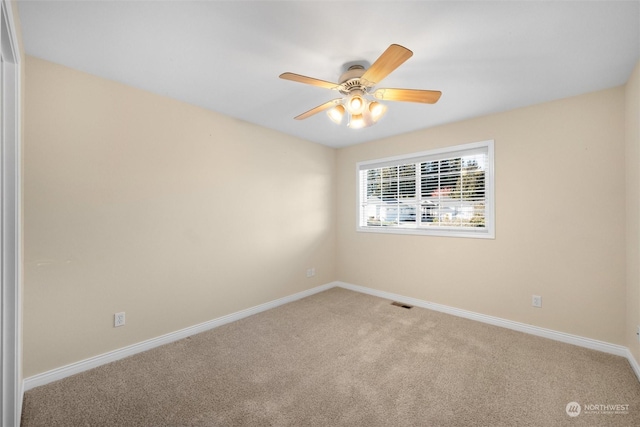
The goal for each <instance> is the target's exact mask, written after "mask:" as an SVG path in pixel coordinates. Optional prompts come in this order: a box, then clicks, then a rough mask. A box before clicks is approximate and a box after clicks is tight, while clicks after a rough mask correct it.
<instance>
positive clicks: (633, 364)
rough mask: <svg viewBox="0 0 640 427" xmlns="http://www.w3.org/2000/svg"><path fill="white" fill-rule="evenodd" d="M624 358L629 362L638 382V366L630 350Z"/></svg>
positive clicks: (639, 376) (639, 370) (639, 374)
mask: <svg viewBox="0 0 640 427" xmlns="http://www.w3.org/2000/svg"><path fill="white" fill-rule="evenodd" d="M626 357H627V360H628V361H629V365H631V369H633V372H635V373H636V377H638V381H640V365H639V364H638V361H637V360H636V358H635V357H633V354H632V353H631V350H629V349H627V354H626Z"/></svg>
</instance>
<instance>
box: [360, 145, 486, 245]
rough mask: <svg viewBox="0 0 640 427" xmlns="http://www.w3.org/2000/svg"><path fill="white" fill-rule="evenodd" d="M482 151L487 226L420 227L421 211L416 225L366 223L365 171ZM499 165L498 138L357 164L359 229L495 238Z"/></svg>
mask: <svg viewBox="0 0 640 427" xmlns="http://www.w3.org/2000/svg"><path fill="white" fill-rule="evenodd" d="M478 151H486V155H487V162H486V165H485V226H484V227H423V226H418V225H419V224H420V221H419V218H418V217H419V216H420V214H419V211H418V213H417V214H416V225H415V226H414V227H411V226H407V225H406V224H405V225H403V226H367V225H366V224H364V225H363V224H362V218H364V215H363V212H362V209H363V202H364V199H363V197H366V194H362V189H363V187H362V183H361V171H364V170H367V169H374V168H376V167H383V166H394V165H402V164H407V163H412V162H416V163H418V162H425V161H433V160H438V159H443V158H450V157H455V156H456V155H458V154H459V155H460V156H464V155H469V154H472V153H474V152H478ZM494 187H495V168H494V141H493V140H487V141H480V142H473V143H470V144H462V145H456V146H452V147H445V148H439V149H434V150H429V151H423V152H419V153H412V154H405V155H400V156H393V157H386V158H383V159H375V160H367V161H362V162H358V163H357V164H356V194H357V197H356V231H358V232H367V233H384V234H414V235H426V236H446V237H470V238H480V239H495V188H494Z"/></svg>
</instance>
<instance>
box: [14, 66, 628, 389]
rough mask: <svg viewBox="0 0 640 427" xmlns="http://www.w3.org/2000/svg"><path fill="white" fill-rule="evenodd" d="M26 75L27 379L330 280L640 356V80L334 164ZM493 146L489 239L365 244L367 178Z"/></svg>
mask: <svg viewBox="0 0 640 427" xmlns="http://www.w3.org/2000/svg"><path fill="white" fill-rule="evenodd" d="M25 68H26V71H27V75H26V101H25V105H26V121H25V122H26V133H25V146H24V153H23V154H24V161H25V168H24V173H25V178H24V215H25V220H24V228H25V233H24V249H25V258H24V260H25V267H24V268H25V286H24V373H25V377H29V376H32V375H35V374H38V373H41V372H44V371H47V370H50V369H54V368H58V367H61V366H63V365H65V364H69V363H73V362H77V361H79V360H82V359H85V358H88V357H91V356H95V355H98V354H102V353H105V352H107V351H110V350H114V349H118V348H121V347H124V346H126V345H129V344H134V343H137V342H140V341H143V340H145V339H149V338H154V337H157V336H159V335H162V334H164V333H168V332H172V331H175V330H179V329H181V328H184V327H188V326H192V325H194V324H197V323H200V322H204V321H207V320H211V319H213V318H216V317H219V316H222V315H225V314H228V313H232V312H236V311H238V310H241V309H244V308H248V307H251V306H255V305H257V304H260V303H263V302H267V301H271V300H274V299H276V298H279V297H283V296H286V295H291V294H293V293H295V292H298V291H302V290H305V289H308V288H311V287H313V286H317V285H320V284H325V283H328V282H331V281H333V280H336V279H338V280H342V281H344V282H348V283H353V284H357V285H363V286H368V287H371V288H374V289H380V290H385V291H388V292H393V293H398V294H402V295H406V296H411V297H415V298H420V299H423V300H427V301H433V302H437V303H441V304H446V305H449V306H453V307H457V308H462V309H467V310H471V311H474V312H478V313H485V314H488V315H492V316H497V317H501V318H505V319H511V320H515V321H519V322H524V323H529V324H532V325H536V326H540V327H544V328H549V329H553V330H557V331H562V332H567V333H572V334H577V335H580V336H585V337H590V338H594V339H599V340H603V341H606V342H611V343H615V344H622V345H626V346H629V347H630V348H631V349H632V351H633V353H634V355H635V357H636V358H637V359H640V354H639V349H638V346H637V345H636V343H635V342H634V341H633V340H634V338H635V324H637V323H640V298H639V295H640V269H639V268H638V261H640V249H639V248H640V240H639V239H638V238H637V237H638V235H639V231H638V230H639V229H640V218H639V217H638V212H639V211H640V209H638V205H640V200H639V199H640V196H638V194H639V189H640V177H639V174H638V166H640V148H639V147H640V142H639V137H638V95H637V93H638V84H639V80H640V77H639V71H638V68H639V67H636V70H635V72H634V74H633V76H632V78H631V80H630V81H629V84H627V86H626V87H620V88H614V89H610V90H605V91H601V92H596V93H590V94H586V95H582V96H578V97H574V98H569V99H564V100H560V101H556V102H551V103H546V104H541V105H537V106H533V107H528V108H522V109H518V110H514V111H510V112H506V113H500V114H495V115H491V116H486V117H481V118H477V119H472V120H467V121H464V122H459V123H454V124H450V125H445V126H440V127H436V128H431V129H427V130H423V131H419V132H415V133H411V134H406V135H401V136H397V137H393V138H389V139H385V140H380V141H375V142H371V143H366V144H361V145H357V146H354V147H348V148H343V149H340V150H333V149H330V148H327V147H323V146H319V145H316V144H312V143H309V142H305V141H301V140H299V139H296V138H294V137H290V136H286V135H283V134H280V133H278V132H275V131H271V130H268V129H265V128H261V127H258V126H254V125H251V124H248V123H245V122H242V121H239V120H235V119H232V118H228V117H225V116H223V115H220V114H216V113H213V112H210V111H206V110H203V109H200V108H197V107H193V106H189V105H186V104H183V103H180V102H178V101H174V100H170V99H167V98H163V97H161V96H157V95H153V94H150V93H148V92H144V91H140V90H137V89H133V88H130V87H127V86H124V85H120V84H118V83H114V82H111V81H107V80H104V79H100V78H98V77H94V76H91V75H88V74H84V73H81V72H78V71H75V70H71V69H69V68H65V67H62V66H59V65H55V64H52V63H49V62H46V61H43V60H39V59H36V58H32V57H27V62H26V67H25ZM634 120H635V122H634ZM486 139H494V140H495V152H496V239H495V240H485V239H464V238H446V237H429V236H406V235H380V234H372V233H357V232H356V231H355V228H356V213H355V208H356V202H355V200H356V194H355V164H356V162H358V161H362V160H371V159H375V158H381V157H388V156H393V155H398V154H405V153H412V152H417V151H424V150H428V149H431V148H439V147H445V146H450V145H458V144H462V143H467V142H474V141H481V140H486ZM625 155H626V160H625ZM265 165H268V167H265ZM625 170H626V175H625ZM625 181H626V183H627V186H626V191H625ZM625 211H626V213H625ZM296 214H301V215H296ZM633 215H635V217H634V216H633ZM292 218H293V219H294V220H293V221H291V220H290V219H292ZM334 218H335V222H334ZM634 218H635V219H634ZM625 220H626V221H625ZM627 229H628V230H629V232H627V233H626V234H625V230H627ZM634 233H635V234H634ZM625 236H630V237H629V238H626V239H625ZM633 236H636V237H635V238H634V237H633ZM394 254H395V255H394ZM308 267H315V268H316V271H317V275H316V277H315V278H313V279H307V278H306V277H305V270H306V268H308ZM625 267H626V268H625ZM634 274H635V276H634ZM532 294H537V295H541V296H542V297H543V308H541V309H536V308H533V307H531V295H532ZM118 311H125V312H126V313H127V325H126V326H125V327H124V328H113V326H112V322H113V314H114V313H115V312H118ZM625 316H626V317H625Z"/></svg>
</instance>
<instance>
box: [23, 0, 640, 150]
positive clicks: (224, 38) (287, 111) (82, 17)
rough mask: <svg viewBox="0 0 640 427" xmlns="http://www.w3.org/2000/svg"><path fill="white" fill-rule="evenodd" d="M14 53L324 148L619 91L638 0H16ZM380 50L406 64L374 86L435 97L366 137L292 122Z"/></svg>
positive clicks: (628, 63)
mask: <svg viewBox="0 0 640 427" xmlns="http://www.w3.org/2000/svg"><path fill="white" fill-rule="evenodd" d="M19 13H20V19H21V22H22V30H23V38H24V46H25V50H26V52H27V54H29V55H33V56H36V57H40V58H43V59H47V60H49V61H53V62H56V63H60V64H63V65H66V66H69V67H72V68H76V69H78V70H82V71H85V72H88V73H91V74H94V75H98V76H101V77H105V78H107V79H111V80H115V81H119V82H122V83H125V84H128V85H131V86H135V87H138V88H142V89H146V90H148V91H151V92H154V93H157V94H161V95H166V96H169V97H171V98H175V99H179V100H182V101H185V102H188V103H190V104H194V105H198V106H201V107H204V108H207V109H210V110H213V111H218V112H221V113H224V114H226V115H229V116H232V117H235V118H238V119H241V120H245V121H248V122H251V123H256V124H258V125H262V126H266V127H268V128H272V129H276V130H278V131H281V132H284V133H287V134H291V135H295V136H297V137H300V138H303V139H306V140H310V141H315V142H318V143H321V144H325V145H328V146H332V147H344V146H348V145H352V144H357V143H361V142H365V141H369V140H374V139H379V138H383V137H388V136H392V135H397V134H400V133H405V132H409V131H414V130H418V129H422V128H427V127H431V126H436V125H440V124H443V123H449V122H454V121H458V120H462V119H466V118H470V117H475V116H481V115H485V114H489V113H494V112H499V111H505V110H509V109H513V108H517V107H522V106H527V105H532V104H536V103H540V102H545V101H549V100H553V99H559V98H564V97H568V96H573V95H577V94H581V93H586V92H591V91H595V90H600V89H605V88H610V87H614V86H617V85H621V84H624V83H625V82H626V81H627V79H628V78H629V76H630V74H631V72H632V70H633V67H634V65H635V64H636V63H637V61H638V59H639V57H640V30H639V29H640V1H578V2H570V1H546V2H543V1H490V2H488V1H474V2H460V1H447V2H435V1H425V2H416V1H392V0H388V1H383V2H382V1H348V2H337V1H295V2H294V1H197V2H192V1H185V0H182V1H150V2H146V1H113V2H112V1H71V2H66V1H52V0H50V1H20V2H19ZM392 43H397V44H401V45H403V46H405V47H407V48H409V49H411V50H412V51H413V53H414V55H413V57H412V58H410V59H409V60H408V61H407V62H405V63H404V64H403V65H402V66H400V67H399V68H398V69H397V70H396V71H394V72H393V73H392V74H391V75H389V76H388V77H387V78H386V79H385V80H383V82H382V83H381V84H379V85H378V87H400V88H412V89H430V90H440V91H442V98H441V99H440V101H439V102H438V103H437V104H434V105H428V104H417V103H405V102H388V103H387V105H388V107H389V110H388V113H387V115H386V116H385V117H384V118H383V120H381V121H380V122H379V123H378V124H376V125H375V126H372V127H370V128H367V129H358V130H354V129H349V128H347V127H346V126H345V125H344V124H343V125H342V126H338V125H335V124H334V123H332V122H331V121H329V119H328V118H327V116H326V114H323V113H321V114H317V115H315V116H312V117H311V118H309V119H306V120H302V121H297V120H293V117H294V116H296V115H298V114H300V113H302V112H304V111H307V110H309V109H311V108H312V107H315V106H317V105H319V104H322V103H324V102H326V101H328V100H330V99H333V98H335V97H336V94H337V92H334V91H330V90H328V89H323V88H318V87H314V86H308V85H303V84H300V83H295V82H291V81H285V80H281V79H279V78H278V75H280V74H281V73H282V72H285V71H290V72H294V73H298V74H303V75H307V76H311V77H315V78H318V79H322V80H328V81H337V80H338V77H339V76H340V74H341V73H342V72H343V71H344V70H343V66H344V64H345V63H348V62H353V61H365V62H368V63H369V64H370V63H372V62H373V61H375V59H376V58H377V57H378V56H379V55H380V54H381V53H382V52H383V51H384V50H385V49H386V48H387V47H388V46H389V45H390V44H392Z"/></svg>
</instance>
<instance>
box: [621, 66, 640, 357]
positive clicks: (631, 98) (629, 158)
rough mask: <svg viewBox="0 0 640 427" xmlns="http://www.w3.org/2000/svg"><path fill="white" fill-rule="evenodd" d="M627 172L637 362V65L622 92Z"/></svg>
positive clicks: (630, 324)
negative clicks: (623, 94)
mask: <svg viewBox="0 0 640 427" xmlns="http://www.w3.org/2000/svg"><path fill="white" fill-rule="evenodd" d="M625 101H626V102H625V104H626V105H625V113H626V115H625V137H626V145H625V147H626V153H625V158H626V173H627V192H626V197H627V199H626V201H627V295H626V302H627V307H626V308H627V322H626V325H627V328H626V336H625V338H626V343H625V345H626V346H627V347H629V349H630V350H631V353H632V354H633V356H634V357H635V359H636V361H637V362H638V363H640V344H639V343H638V336H637V335H636V330H637V329H636V328H637V327H638V325H640V119H639V118H640V62H638V64H637V65H636V68H635V70H634V72H633V74H632V75H631V77H630V78H629V81H628V82H627V86H626V91H625Z"/></svg>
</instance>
